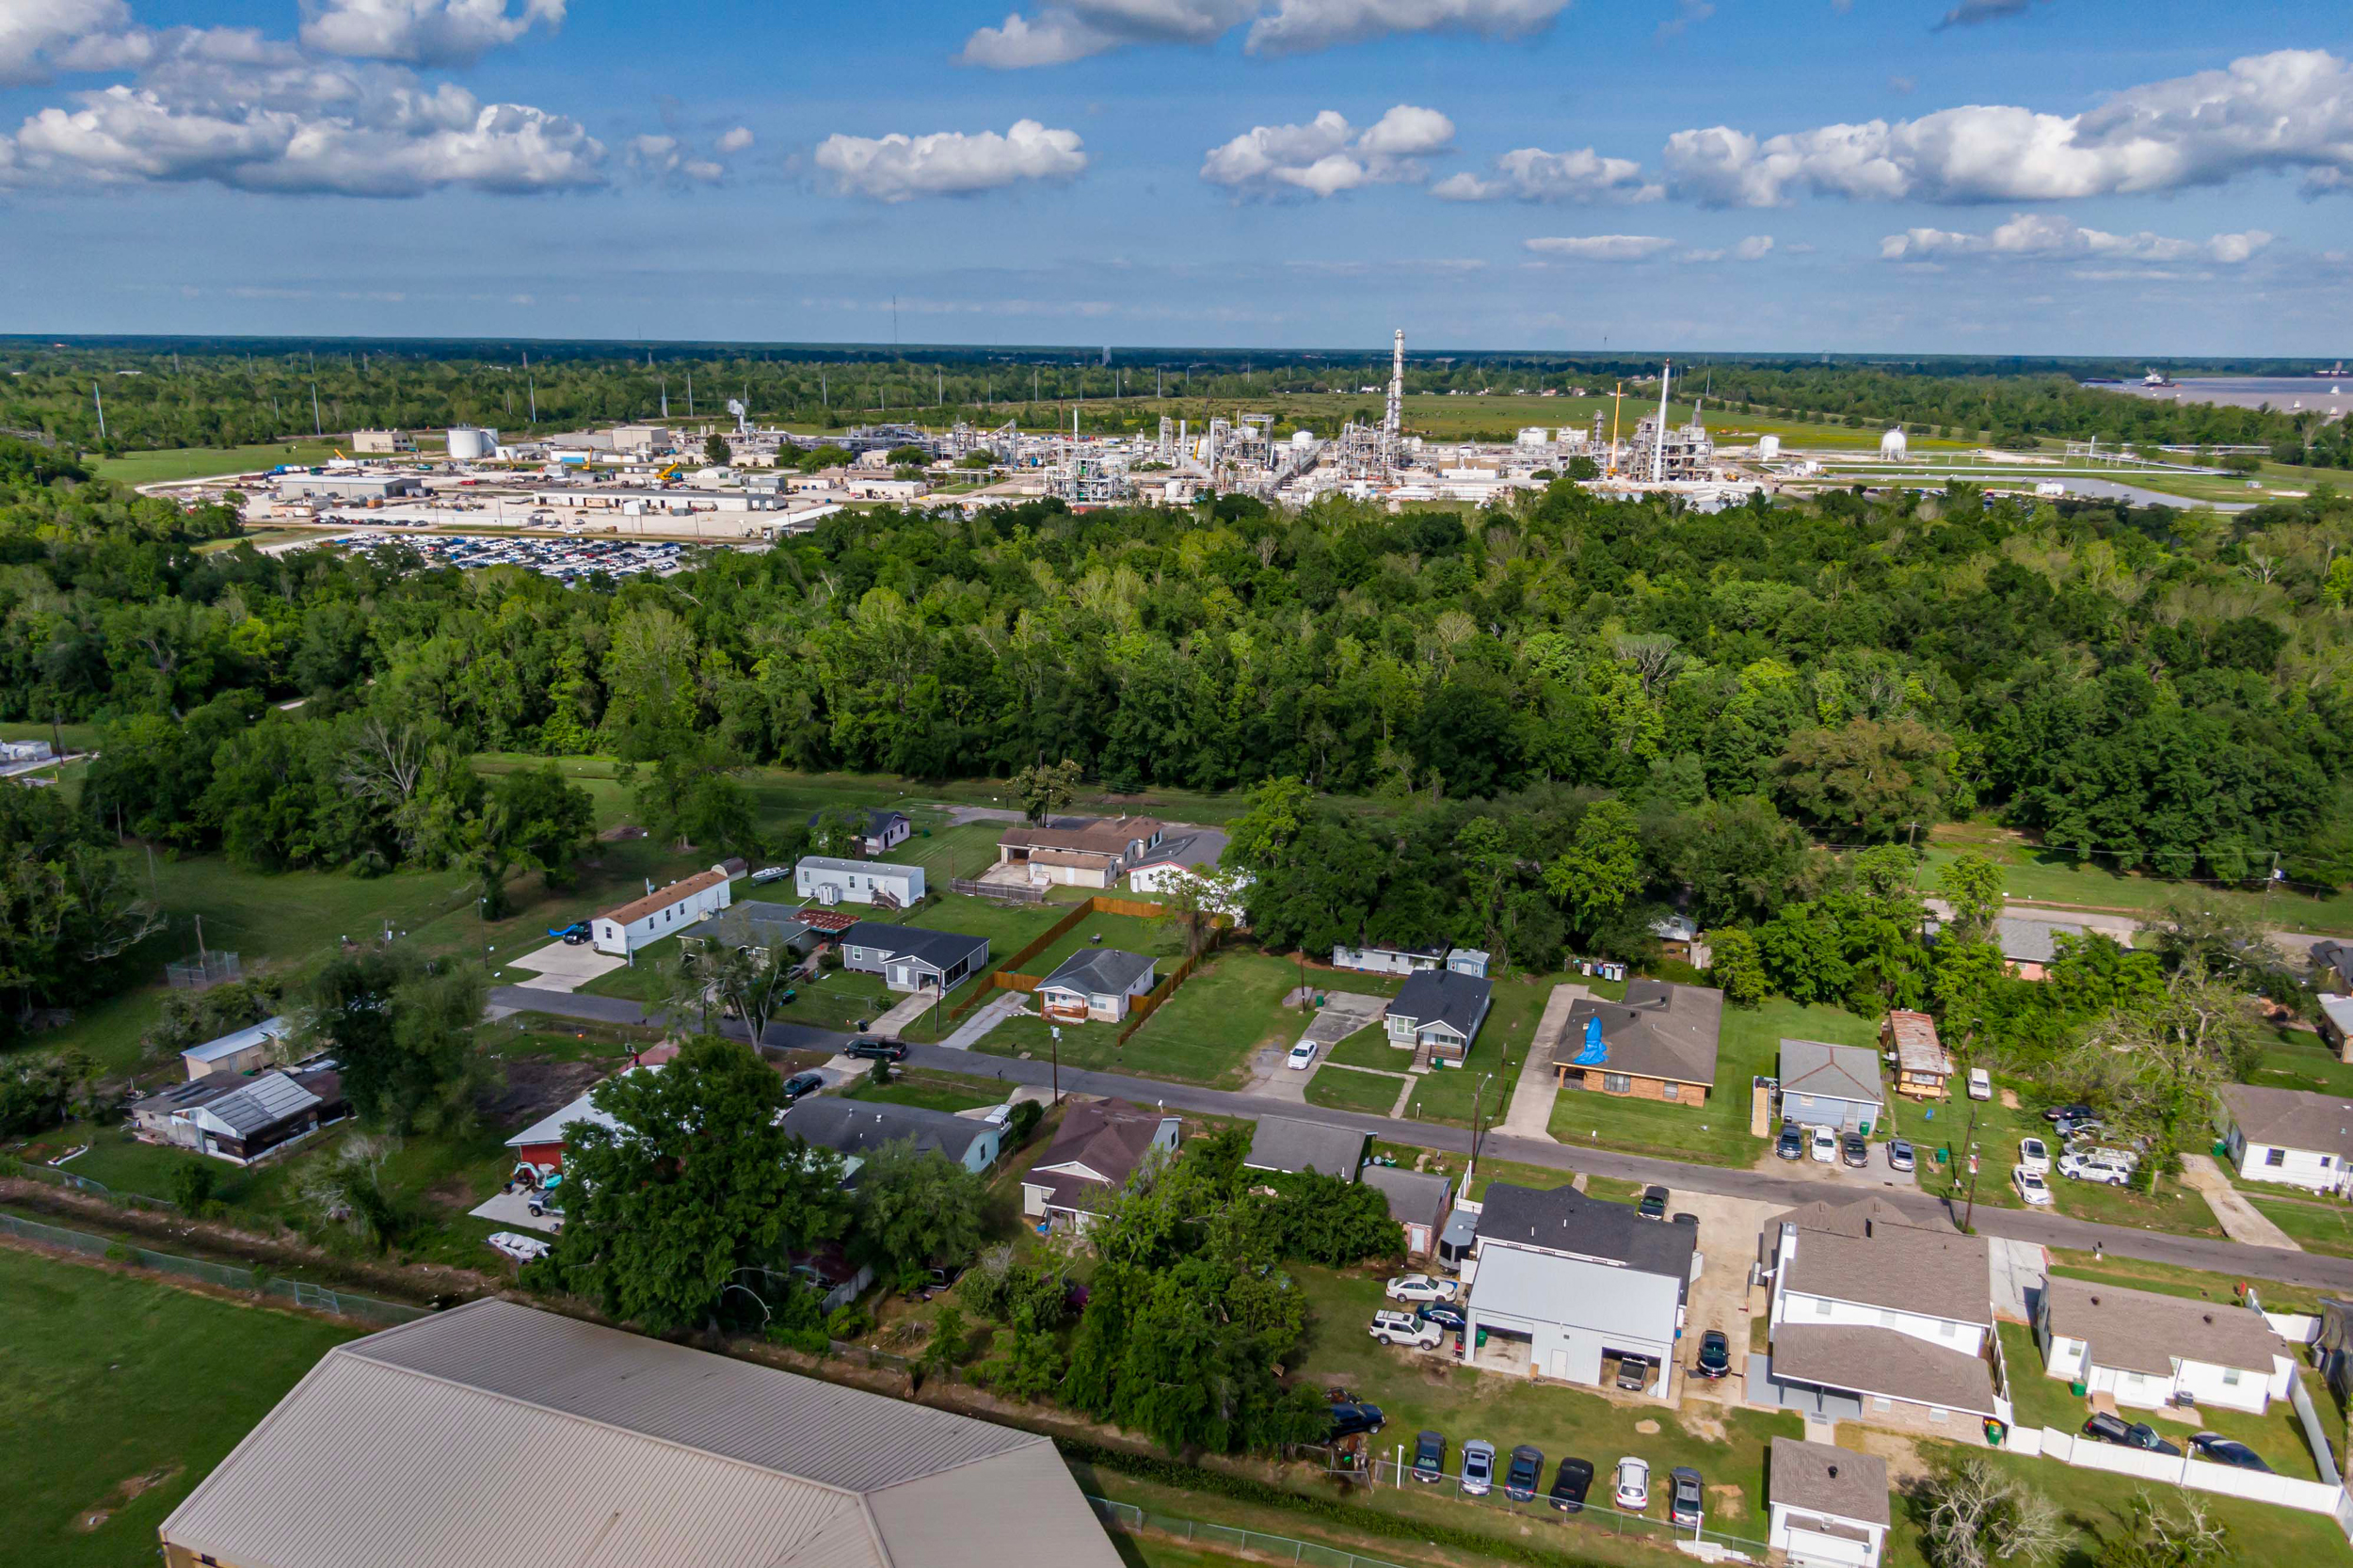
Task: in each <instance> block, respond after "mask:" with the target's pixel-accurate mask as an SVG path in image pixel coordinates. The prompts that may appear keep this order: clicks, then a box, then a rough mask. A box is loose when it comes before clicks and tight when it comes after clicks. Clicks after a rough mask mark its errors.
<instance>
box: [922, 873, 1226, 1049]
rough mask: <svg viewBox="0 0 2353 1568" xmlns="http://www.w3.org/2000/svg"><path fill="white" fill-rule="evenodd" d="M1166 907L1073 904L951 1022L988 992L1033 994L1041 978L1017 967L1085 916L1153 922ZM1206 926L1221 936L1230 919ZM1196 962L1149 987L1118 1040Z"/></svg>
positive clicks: (1100, 900) (1097, 900)
mask: <svg viewBox="0 0 2353 1568" xmlns="http://www.w3.org/2000/svg"><path fill="white" fill-rule="evenodd" d="M1168 912H1169V910H1168V906H1167V905H1166V904H1146V903H1144V901H1143V900H1141V899H1132V898H1109V897H1106V896H1104V895H1103V894H1101V893H1097V894H1096V895H1095V896H1094V897H1093V898H1090V899H1088V900H1087V901H1086V902H1085V903H1083V904H1072V905H1071V906H1070V913H1069V914H1067V915H1064V917H1063V918H1062V919H1061V920H1056V921H1055V922H1054V923H1053V924H1052V925H1050V926H1048V927H1047V928H1046V931H1045V933H1044V934H1043V935H1041V936H1039V937H1038V938H1037V939H1036V940H1035V941H1032V942H1031V943H1030V944H1029V945H1028V946H1026V947H1024V948H1023V949H1022V950H1021V951H1020V952H1016V953H1014V954H1013V955H1012V956H1011V957H1008V958H1006V959H1005V960H1003V961H1002V962H1001V963H1000V964H999V965H998V966H997V968H994V969H992V970H990V971H989V976H988V984H986V985H975V986H974V987H972V989H971V991H970V993H969V994H968V995H967V996H966V997H965V999H964V1000H962V1001H960V1002H958V1003H956V1005H955V1006H954V1007H952V1008H951V1009H950V1010H949V1013H948V1016H950V1017H951V1018H961V1017H963V1016H965V1015H966V1014H967V1013H969V1012H971V1011H972V1009H973V1008H975V1007H978V1006H979V1005H980V1004H981V999H982V998H984V997H985V996H987V995H988V994H989V993H990V992H991V991H1034V990H1036V989H1037V988H1038V985H1039V984H1040V983H1041V981H1042V980H1043V979H1044V977H1043V976H1040V975H1030V974H1024V973H1022V972H1021V966H1022V965H1024V964H1027V963H1028V962H1029V961H1030V960H1031V959H1032V958H1035V957H1036V956H1037V955H1038V954H1039V953H1041V952H1045V951H1046V950H1047V949H1048V948H1050V947H1052V946H1053V945H1054V944H1055V943H1056V942H1059V941H1061V940H1062V939H1063V938H1064V936H1069V935H1070V933H1071V931H1072V930H1073V929H1075V928H1076V927H1077V926H1078V924H1079V922H1080V921H1081V920H1085V919H1086V918H1087V917H1088V916H1089V915H1127V916H1129V917H1131V918H1133V919H1135V920H1161V919H1164V918H1165V917H1166V916H1167V915H1168ZM1209 923H1210V924H1211V925H1212V926H1213V927H1214V928H1215V929H1216V930H1217V931H1218V932H1220V933H1223V932H1224V931H1225V929H1226V928H1227V927H1228V926H1230V925H1232V924H1233V923H1234V922H1233V920H1232V918H1231V917H1230V916H1225V915H1218V916H1214V917H1212V918H1211V920H1210V922H1209ZM1214 947H1215V941H1214V939H1212V942H1211V947H1210V948H1205V949H1203V950H1202V955H1201V956H1202V957H1207V956H1208V955H1209V952H1210V951H1211V949H1213V948H1214ZM1200 961H1201V960H1200V959H1199V958H1189V959H1187V960H1186V961H1185V962H1184V963H1183V964H1181V965H1179V966H1177V971H1176V972H1175V973H1174V974H1172V975H1170V976H1169V977H1168V978H1167V979H1166V980H1163V981H1161V982H1160V984H1158V985H1155V986H1154V987H1152V991H1151V994H1150V995H1149V996H1146V997H1144V998H1143V999H1141V1000H1138V1001H1137V1002H1135V1003H1134V1005H1133V1007H1132V1009H1131V1010H1130V1012H1129V1015H1128V1016H1130V1017H1131V1018H1133V1019H1134V1020H1135V1023H1130V1024H1129V1025H1128V1031H1127V1032H1123V1033H1122V1034H1121V1035H1120V1036H1119V1037H1120V1039H1122V1040H1125V1039H1127V1038H1128V1033H1131V1032H1134V1029H1135V1024H1136V1023H1142V1022H1143V1021H1144V1019H1145V1018H1148V1017H1150V1016H1152V1009H1154V1008H1155V1007H1158V1006H1159V1005H1160V1003H1161V1002H1163V1001H1165V1000H1168V997H1169V994H1170V993H1171V992H1173V991H1175V990H1176V989H1177V986H1178V985H1180V984H1183V982H1184V979H1185V977H1186V976H1188V975H1190V974H1192V973H1193V969H1194V968H1196V967H1197V966H1198V965H1199V963H1200Z"/></svg>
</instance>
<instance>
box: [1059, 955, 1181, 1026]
mask: <svg viewBox="0 0 2353 1568" xmlns="http://www.w3.org/2000/svg"><path fill="white" fill-rule="evenodd" d="M1157 984H1160V977H1159V975H1158V974H1156V973H1155V972H1154V971H1153V968H1152V960H1151V959H1149V958H1147V957H1145V956H1144V954H1143V953H1140V952H1121V951H1120V950H1119V949H1117V948H1080V950H1079V951H1078V952H1074V953H1072V954H1071V955H1070V956H1069V957H1067V958H1065V959H1064V960H1063V961H1062V962H1061V963H1059V964H1057V965H1055V966H1054V972H1053V973H1052V974H1049V975H1048V976H1047V977H1046V978H1045V979H1044V980H1042V981H1040V982H1039V983H1038V987H1037V1006H1038V1011H1039V1012H1041V1013H1043V1014H1045V1015H1046V1016H1048V1017H1049V1018H1051V1019H1053V1020H1054V1021H1055V1022H1056V1023H1064V1024H1082V1023H1085V1022H1087V1021H1088V1020H1090V1019H1092V1020H1094V1021H1096V1022H1097V1023H1114V1024H1115V1023H1118V1022H1119V1021H1121V1020H1122V1019H1124V1018H1126V1017H1127V1016H1128V1006H1129V1005H1130V1004H1131V1003H1132V1002H1134V1000H1136V998H1138V997H1141V996H1147V995H1149V994H1150V993H1151V990H1152V987H1153V986H1155V985H1157Z"/></svg>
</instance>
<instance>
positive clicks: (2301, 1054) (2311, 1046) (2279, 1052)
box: [2247, 1029, 2353, 1096]
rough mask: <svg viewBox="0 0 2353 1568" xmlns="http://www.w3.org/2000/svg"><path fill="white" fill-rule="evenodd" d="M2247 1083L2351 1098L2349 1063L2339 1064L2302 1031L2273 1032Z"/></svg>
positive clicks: (2352, 1067)
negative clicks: (2260, 1059) (2259, 1061)
mask: <svg viewBox="0 0 2353 1568" xmlns="http://www.w3.org/2000/svg"><path fill="white" fill-rule="evenodd" d="M2247 1081H2248V1082H2249V1083H2261V1084H2265V1085H2267V1086H2268V1087H2270V1088H2274V1089H2301V1090H2304V1091H2305V1092H2306V1093H2308V1094H2314V1095H2345V1096H2353V1063H2346V1062H2341V1061H2339V1060H2338V1059H2337V1054H2336V1052H2334V1051H2332V1050H2330V1049H2329V1047H2328V1045H2327V1044H2326V1043H2325V1042H2324V1041H2323V1040H2322V1039H2321V1037H2320V1036H2319V1035H2317V1034H2315V1033H2313V1032H2312V1031H2310V1030H2305V1029H2274V1030H2272V1031H2270V1032H2269V1040H2268V1043H2266V1044H2265V1047H2264V1052H2263V1060H2262V1061H2261V1063H2260V1064H2258V1065H2257V1066H2256V1068H2255V1071H2254V1072H2253V1074H2252V1075H2251V1076H2249V1079H2248V1080H2247Z"/></svg>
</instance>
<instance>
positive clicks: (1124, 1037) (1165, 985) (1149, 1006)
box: [1112, 931, 1223, 1046]
mask: <svg viewBox="0 0 2353 1568" xmlns="http://www.w3.org/2000/svg"><path fill="white" fill-rule="evenodd" d="M1222 935H1223V933H1222V932H1219V931H1212V932H1211V933H1210V934H1209V946H1208V947H1205V948H1203V949H1202V950H1201V951H1200V952H1196V953H1194V954H1193V956H1192V957H1191V958H1188V959H1186V960H1185V961H1184V962H1183V963H1181V964H1179V965H1177V967H1176V968H1173V969H1171V970H1170V971H1169V972H1168V977H1167V978H1166V979H1164V980H1162V981H1161V982H1160V984H1158V985H1155V986H1153V987H1152V989H1151V990H1150V991H1148V992H1146V993H1145V994H1144V995H1143V996H1141V997H1138V998H1137V999H1136V1000H1134V1001H1132V1002H1130V1003H1129V1004H1128V1023H1127V1027H1126V1028H1124V1029H1122V1030H1121V1031H1120V1032H1119V1038H1118V1039H1116V1040H1113V1041H1112V1044H1113V1045H1115V1046H1124V1045H1126V1044H1127V1043H1128V1035H1130V1034H1133V1033H1134V1032H1136V1031H1137V1030H1139V1029H1142V1028H1143V1027H1144V1019H1146V1018H1148V1017H1150V1016H1152V1015H1153V1014H1155V1013H1157V1012H1159V1011H1160V1004H1161V1003H1162V1002H1164V1001H1166V1000H1168V999H1169V998H1171V997H1173V996H1175V995H1176V994H1177V986H1179V985H1182V984H1184V983H1185V982H1186V981H1188V980H1191V979H1192V978H1193V970H1195V969H1197V968H1200V967H1201V966H1202V965H1204V964H1206V963H1208V962H1209V955H1210V954H1211V953H1213V952H1216V951H1217V939H1218V937H1219V936H1222Z"/></svg>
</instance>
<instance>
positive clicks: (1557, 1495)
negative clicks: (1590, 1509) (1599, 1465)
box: [1551, 1459, 1593, 1513]
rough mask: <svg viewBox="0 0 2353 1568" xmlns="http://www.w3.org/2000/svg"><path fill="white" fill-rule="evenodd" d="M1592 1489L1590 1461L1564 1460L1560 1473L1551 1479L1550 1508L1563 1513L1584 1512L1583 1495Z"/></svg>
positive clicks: (1591, 1466)
mask: <svg viewBox="0 0 2353 1568" xmlns="http://www.w3.org/2000/svg"><path fill="white" fill-rule="evenodd" d="M1592 1490H1593V1464H1592V1463H1591V1462H1590V1461H1587V1460H1582V1459H1564V1460H1562V1461H1561V1473H1560V1474H1559V1475H1556V1476H1554V1477H1553V1478H1552V1494H1551V1496H1552V1506H1553V1507H1555V1508H1557V1509H1559V1510H1560V1511H1561V1512H1563V1513H1582V1512H1585V1494H1586V1493H1588V1492H1591V1491H1592Z"/></svg>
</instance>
